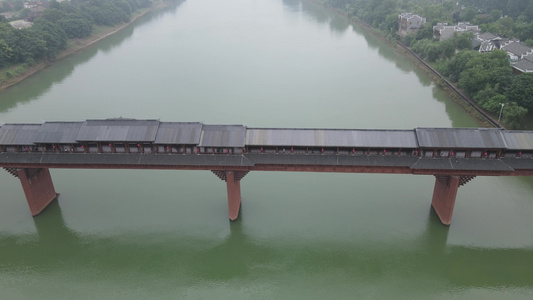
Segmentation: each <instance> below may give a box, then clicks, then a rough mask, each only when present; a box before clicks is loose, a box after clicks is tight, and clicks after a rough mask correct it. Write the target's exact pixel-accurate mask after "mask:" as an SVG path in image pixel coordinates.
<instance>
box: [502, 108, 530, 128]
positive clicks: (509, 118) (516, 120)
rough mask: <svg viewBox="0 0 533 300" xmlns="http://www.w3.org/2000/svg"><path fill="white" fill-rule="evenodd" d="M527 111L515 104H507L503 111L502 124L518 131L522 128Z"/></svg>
mask: <svg viewBox="0 0 533 300" xmlns="http://www.w3.org/2000/svg"><path fill="white" fill-rule="evenodd" d="M527 111H528V110H527V109H526V108H524V107H522V106H520V105H518V104H516V102H508V103H506V104H505V106H504V109H503V113H502V117H503V122H504V123H505V124H507V125H508V127H509V128H510V129H519V128H521V127H522V126H524V123H525V116H526V115H527Z"/></svg>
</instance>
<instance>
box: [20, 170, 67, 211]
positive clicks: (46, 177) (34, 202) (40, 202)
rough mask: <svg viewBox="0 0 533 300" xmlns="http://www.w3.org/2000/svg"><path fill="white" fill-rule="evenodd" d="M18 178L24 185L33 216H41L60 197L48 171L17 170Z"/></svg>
mask: <svg viewBox="0 0 533 300" xmlns="http://www.w3.org/2000/svg"><path fill="white" fill-rule="evenodd" d="M10 173H11V172H10ZM16 176H17V177H18V178H19V180H20V183H21V184H22V189H24V194H25V195H26V200H27V201H28V205H29V206H30V211H31V215H32V216H36V215H38V214H40V213H41V212H42V211H43V210H44V209H45V208H46V207H47V206H48V204H50V203H51V202H52V201H53V200H54V199H56V198H57V196H58V195H59V194H57V193H56V191H55V189H54V184H53V182H52V177H51V176H50V171H49V170H48V169H45V168H39V169H17V170H16Z"/></svg>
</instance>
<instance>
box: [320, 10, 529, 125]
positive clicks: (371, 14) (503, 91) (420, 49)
mask: <svg viewBox="0 0 533 300" xmlns="http://www.w3.org/2000/svg"><path fill="white" fill-rule="evenodd" d="M321 3H322V4H324V5H326V6H330V7H333V8H336V9H339V10H341V11H342V12H343V13H345V14H346V15H347V16H348V17H349V18H353V19H355V20H359V21H363V22H365V23H367V24H369V25H370V26H372V27H373V28H375V29H376V30H378V31H379V32H381V34H383V35H384V36H387V37H388V38H389V39H393V40H394V39H401V41H402V42H403V43H404V44H406V45H408V46H411V48H412V50H413V51H414V52H416V53H417V54H418V55H419V56H421V57H422V58H424V59H425V60H426V61H428V62H430V63H432V64H433V65H434V66H435V68H436V69H437V70H438V71H439V72H440V73H441V74H442V75H444V76H446V77H447V78H448V79H449V80H450V81H452V82H454V83H456V84H457V85H458V87H459V88H461V89H463V90H464V91H465V93H466V94H467V95H468V96H470V97H471V98H472V99H473V100H474V101H475V102H476V103H477V104H478V105H479V106H480V107H482V108H483V109H485V110H487V111H489V112H491V113H493V114H495V115H496V114H497V113H498V112H499V111H500V109H501V104H502V103H503V104H504V105H505V113H504V114H503V122H504V124H505V125H506V126H507V127H509V128H514V129H517V128H521V127H522V126H523V125H524V122H525V117H526V116H527V114H528V111H529V112H533V73H524V74H521V75H513V71H512V68H511V65H510V62H509V58H508V56H507V54H506V53H505V52H504V51H502V50H495V51H493V52H489V53H480V52H478V51H474V50H473V46H472V42H471V40H472V39H473V38H474V35H473V34H472V33H466V34H462V35H456V36H455V37H454V38H452V39H449V40H446V41H442V42H441V41H438V40H435V39H433V26H434V25H436V24H437V23H439V22H447V23H449V24H457V22H470V23H471V24H474V25H479V27H480V29H481V31H482V32H486V31H489V32H492V33H494V34H496V35H499V36H500V37H503V38H518V39H520V40H521V41H522V42H523V43H524V44H526V45H529V46H533V0H458V1H451V0H442V1H441V0H437V1H431V0H321ZM402 12H411V13H415V14H418V15H420V16H422V17H424V18H426V19H427V22H426V25H425V26H424V27H423V28H422V29H420V30H419V31H418V33H417V35H416V36H414V35H408V36H406V37H402V38H400V37H399V36H397V35H396V31H397V30H398V23H397V22H398V15H399V14H400V13H402ZM529 117H530V118H531V113H530V115H529Z"/></svg>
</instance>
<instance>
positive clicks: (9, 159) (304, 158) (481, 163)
mask: <svg viewBox="0 0 533 300" xmlns="http://www.w3.org/2000/svg"><path fill="white" fill-rule="evenodd" d="M0 166H2V167H6V168H88V169H116V168H120V169H176V170H228V169H231V170H248V171H254V170H258V171H259V170H262V171H268V170H272V171H306V172H353V173H391V174H434V175H437V174H441V173H446V174H461V175H488V176H491V175H492V176H513V175H514V176H528V175H529V174H531V173H533V160H531V159H525V158H502V159H485V158H463V159H459V158H424V157H418V156H393V155H390V156H385V155H320V154H309V155H305V154H243V155H231V154H228V155H220V154H216V155H215V154H177V155H174V154H153V153H152V154H148V153H128V154H125V153H113V154H104V153H0Z"/></svg>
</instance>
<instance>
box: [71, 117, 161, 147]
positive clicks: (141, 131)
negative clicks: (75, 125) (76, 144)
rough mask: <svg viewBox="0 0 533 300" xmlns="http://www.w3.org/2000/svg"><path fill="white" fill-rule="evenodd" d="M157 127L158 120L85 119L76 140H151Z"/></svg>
mask: <svg viewBox="0 0 533 300" xmlns="http://www.w3.org/2000/svg"><path fill="white" fill-rule="evenodd" d="M158 127H159V121H158V120H128V119H109V120H87V121H85V122H83V125H82V126H81V128H80V131H79V133H78V136H77V137H76V140H78V141H95V142H153V141H155V137H156V134H157V129H158Z"/></svg>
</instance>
